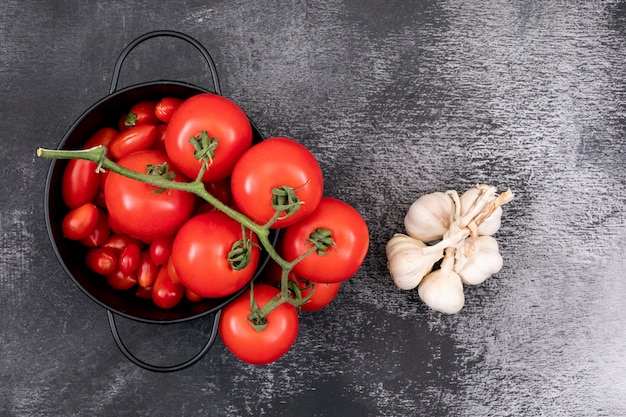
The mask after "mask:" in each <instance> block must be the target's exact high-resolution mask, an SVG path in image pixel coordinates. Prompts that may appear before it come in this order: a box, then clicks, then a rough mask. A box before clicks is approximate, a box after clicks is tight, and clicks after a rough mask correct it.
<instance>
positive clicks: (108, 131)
mask: <svg viewBox="0 0 626 417" xmlns="http://www.w3.org/2000/svg"><path fill="white" fill-rule="evenodd" d="M117 134H118V131H117V130H115V129H113V128H112V127H103V128H101V129H100V130H98V131H97V132H96V133H94V135H93V136H92V137H90V138H89V140H88V141H87V142H86V143H85V145H84V146H83V149H89V148H93V147H94V146H98V145H102V146H106V147H107V148H108V147H109V145H110V144H111V141H113V139H114V138H115V137H116V136H117Z"/></svg>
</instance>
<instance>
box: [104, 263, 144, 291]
mask: <svg viewBox="0 0 626 417" xmlns="http://www.w3.org/2000/svg"><path fill="white" fill-rule="evenodd" d="M104 278H105V279H106V281H107V282H108V283H109V285H110V286H111V287H113V288H115V289H116V290H122V291H125V290H129V289H131V288H133V287H134V286H135V285H136V284H137V276H136V275H135V274H128V275H127V274H125V273H123V272H122V271H120V269H119V268H117V269H116V270H115V271H114V272H112V273H110V274H108V275H105V277H104Z"/></svg>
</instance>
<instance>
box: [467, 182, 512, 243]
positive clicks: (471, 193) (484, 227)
mask: <svg viewBox="0 0 626 417" xmlns="http://www.w3.org/2000/svg"><path fill="white" fill-rule="evenodd" d="M485 187H486V186H484V185H480V184H479V185H477V186H476V187H474V188H470V189H469V190H467V191H465V192H464V193H463V194H462V195H461V197H460V203H461V216H465V215H466V214H467V213H468V212H469V211H470V210H472V209H473V208H475V206H476V204H480V203H481V202H480V201H479V199H480V197H481V196H482V195H483V193H485V192H489V193H490V195H489V198H488V200H489V201H492V200H495V199H496V195H495V190H492V189H491V188H489V187H487V188H485ZM501 219H502V207H501V206H498V207H497V208H496V209H495V211H494V212H493V213H492V214H491V215H490V216H489V217H487V218H486V219H484V220H483V221H482V223H481V224H480V225H479V226H478V234H479V235H488V236H491V235H494V234H495V233H496V232H497V231H498V230H499V229H500V224H501Z"/></svg>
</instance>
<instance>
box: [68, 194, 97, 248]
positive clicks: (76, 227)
mask: <svg viewBox="0 0 626 417" xmlns="http://www.w3.org/2000/svg"><path fill="white" fill-rule="evenodd" d="M99 215H100V211H99V209H98V207H96V206H95V205H94V204H92V203H85V204H83V205H81V206H79V207H77V208H75V209H73V210H71V211H70V212H69V213H67V214H66V215H65V217H64V218H63V223H62V224H61V229H62V230H63V236H65V237H66V238H68V239H72V240H80V239H84V238H86V237H87V236H89V235H90V234H91V232H93V230H94V229H95V228H96V225H97V224H98V216H99Z"/></svg>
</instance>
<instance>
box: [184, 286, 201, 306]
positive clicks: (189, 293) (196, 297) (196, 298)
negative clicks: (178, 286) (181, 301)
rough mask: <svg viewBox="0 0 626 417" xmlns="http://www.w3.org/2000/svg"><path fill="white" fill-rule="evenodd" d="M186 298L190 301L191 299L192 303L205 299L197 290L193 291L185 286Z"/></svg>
mask: <svg viewBox="0 0 626 417" xmlns="http://www.w3.org/2000/svg"><path fill="white" fill-rule="evenodd" d="M185 298H186V299H187V300H188V301H191V302H192V303H198V302H200V301H202V300H204V297H202V296H201V295H198V294H196V293H195V292H193V291H191V290H190V289H189V288H185Z"/></svg>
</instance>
